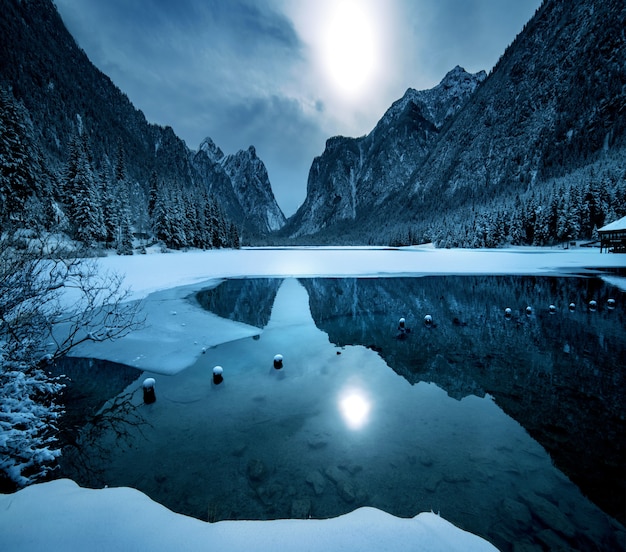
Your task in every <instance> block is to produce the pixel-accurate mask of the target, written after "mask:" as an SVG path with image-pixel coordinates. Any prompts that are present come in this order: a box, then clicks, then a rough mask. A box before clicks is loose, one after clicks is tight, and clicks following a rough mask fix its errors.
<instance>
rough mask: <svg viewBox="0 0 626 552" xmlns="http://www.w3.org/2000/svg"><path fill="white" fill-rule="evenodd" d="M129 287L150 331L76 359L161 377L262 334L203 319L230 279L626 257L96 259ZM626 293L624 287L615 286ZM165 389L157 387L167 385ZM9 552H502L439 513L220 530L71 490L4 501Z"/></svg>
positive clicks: (37, 489)
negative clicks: (204, 296)
mask: <svg viewBox="0 0 626 552" xmlns="http://www.w3.org/2000/svg"><path fill="white" fill-rule="evenodd" d="M97 262H98V263H99V264H100V265H101V268H102V271H103V272H104V271H113V272H117V273H120V274H123V275H124V276H125V285H126V286H127V287H128V288H129V289H130V291H131V296H132V299H133V300H142V301H143V302H144V305H143V306H144V314H145V315H146V325H145V328H143V329H142V330H139V331H137V332H134V333H133V334H131V335H129V336H127V337H125V338H124V339H122V340H119V341H117V342H113V343H107V344H102V343H99V344H90V345H89V346H87V345H85V346H84V347H81V348H80V349H79V350H78V351H76V352H75V354H78V355H85V356H94V357H98V358H107V359H109V360H114V361H117V362H123V363H125V364H129V365H131V366H136V367H138V368H141V369H149V370H151V371H154V372H156V373H174V372H176V371H179V370H182V369H184V368H185V367H187V366H189V365H191V364H193V362H194V361H195V359H196V358H197V357H198V356H199V355H201V354H202V353H203V351H205V350H206V348H207V347H210V346H213V345H217V344H219V343H223V342H225V341H227V340H231V339H237V338H240V337H244V336H249V335H254V334H255V333H259V332H260V331H261V330H259V329H258V328H252V327H250V326H246V325H245V324H239V323H236V322H232V321H228V320H223V319H221V318H219V317H217V316H215V315H212V314H210V313H208V312H206V311H204V310H202V309H201V308H200V307H199V305H197V304H196V303H195V302H194V299H193V297H194V295H195V293H196V292H197V291H198V290H200V289H204V288H207V287H211V286H216V285H218V284H219V283H220V281H221V280H222V279H223V278H228V277H269V276H274V277H311V276H317V277H334V276H352V277H354V276H377V277H393V276H422V275H427V274H539V273H543V274H569V273H580V272H584V271H586V270H587V269H593V268H604V267H626V255H611V254H601V253H600V252H599V250H598V249H570V250H557V249H554V250H553V249H545V248H541V249H540V248H511V249H499V250H437V249H433V248H430V247H409V248H401V249H397V250H392V249H385V248H333V247H325V248H266V249H263V248H261V249H243V250H240V251H233V250H213V251H205V252H200V251H196V252H186V253H166V254H162V253H154V254H148V255H137V256H131V257H128V256H111V257H105V258H102V259H98V261H97ZM607 278H611V280H610V281H611V283H615V282H617V285H618V286H619V288H620V289H621V290H624V289H625V287H626V286H625V285H624V278H621V277H617V276H607ZM157 385H158V383H157ZM0 511H2V515H1V516H0V549H2V550H6V551H13V550H20V551H23V552H29V551H31V550H33V551H34V550H48V551H55V550H150V551H155V552H156V551H160V550H168V551H169V550H173V549H179V548H184V549H185V550H205V549H206V548H207V545H208V543H211V544H210V546H211V549H215V550H217V549H224V550H228V551H239V550H256V551H261V552H263V551H265V550H278V549H285V550H310V551H316V550H320V551H321V550H324V551H325V552H334V551H348V550H371V549H373V550H422V551H425V552H426V551H429V552H432V551H439V550H441V551H444V550H445V551H454V550H463V551H472V550H476V551H478V550H495V548H494V547H493V546H491V545H490V544H489V543H487V542H486V541H484V540H483V539H481V538H479V537H477V536H475V535H472V534H470V533H467V532H465V531H462V530H461V529H459V528H457V527H455V526H453V525H452V524H450V523H449V522H447V521H445V520H444V519H442V518H440V517H439V516H438V515H436V514H434V513H422V514H419V515H418V516H416V517H415V518H412V519H401V518H397V517H394V516H391V515H389V514H386V513H384V512H382V511H379V510H376V509H373V508H360V509H358V510H356V511H354V512H352V513H350V514H347V515H344V516H340V517H338V518H334V519H327V520H277V521H271V522H263V521H222V522H219V523H215V524H208V523H205V522H202V521H199V520H196V519H192V518H189V517H185V516H183V515H180V514H175V513H173V512H171V511H169V510H167V509H166V508H165V507H163V506H161V505H159V504H157V503H155V502H153V501H152V500H150V499H149V498H148V497H147V496H146V495H144V494H142V493H141V492H139V491H137V490H134V489H128V488H115V489H108V488H107V489H100V490H91V489H83V488H80V487H78V485H76V484H75V483H74V482H72V481H69V480H58V481H52V482H49V483H43V484H38V485H32V486H30V487H27V488H25V489H23V490H21V491H19V492H17V493H15V494H10V495H0Z"/></svg>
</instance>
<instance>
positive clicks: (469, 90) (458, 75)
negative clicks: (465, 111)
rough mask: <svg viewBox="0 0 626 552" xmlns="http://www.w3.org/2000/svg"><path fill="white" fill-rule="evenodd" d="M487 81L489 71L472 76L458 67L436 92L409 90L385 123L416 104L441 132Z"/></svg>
mask: <svg viewBox="0 0 626 552" xmlns="http://www.w3.org/2000/svg"><path fill="white" fill-rule="evenodd" d="M486 78H487V73H485V71H479V72H478V73H473V74H472V73H468V72H467V71H466V70H465V69H463V67H460V66H459V65H457V66H456V67H455V68H454V69H452V70H451V71H449V72H448V73H447V74H446V75H445V76H444V77H443V79H442V80H441V82H440V83H439V84H438V85H437V86H435V87H434V88H430V89H427V90H415V89H413V88H409V89H408V90H407V91H406V92H405V93H404V96H402V98H400V99H399V100H398V101H396V102H394V103H393V104H392V106H391V107H390V108H389V110H388V111H387V113H385V115H384V116H383V118H382V120H381V122H383V121H385V120H387V119H396V118H397V117H398V116H399V115H400V114H401V113H403V112H404V111H405V110H406V108H407V105H408V104H410V103H413V104H415V105H416V106H417V107H418V109H419V110H420V111H421V112H422V115H423V116H424V117H425V118H426V119H428V120H430V121H431V122H432V123H433V124H434V125H435V126H436V127H437V128H441V127H442V126H443V123H444V122H445V121H446V119H447V118H449V117H450V116H452V115H454V113H456V111H458V110H459V109H460V108H461V107H462V106H463V104H464V103H465V102H466V101H467V99H468V98H469V97H470V96H471V95H472V94H473V93H474V91H475V90H476V88H477V87H478V85H479V84H480V83H482V82H483V81H484V80H485V79H486Z"/></svg>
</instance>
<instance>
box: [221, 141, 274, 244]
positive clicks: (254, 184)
mask: <svg viewBox="0 0 626 552" xmlns="http://www.w3.org/2000/svg"><path fill="white" fill-rule="evenodd" d="M222 166H223V167H224V170H225V171H226V174H228V175H229V176H230V178H231V181H232V183H233V189H234V191H235V195H236V196H237V198H238V200H239V203H240V204H241V205H242V207H243V209H244V212H245V217H246V221H249V222H250V224H252V226H253V227H254V228H257V229H258V231H259V232H260V233H262V234H269V233H270V232H274V231H276V230H280V229H281V228H282V227H283V226H284V225H285V222H286V218H285V215H284V214H283V212H282V211H281V210H280V207H279V206H278V203H276V198H275V197H274V192H273V191H272V186H271V184H270V180H269V176H268V174H267V169H266V168H265V165H264V164H263V161H261V160H260V159H259V158H258V157H257V154H256V150H255V149H254V146H250V147H249V148H248V149H247V150H246V151H243V150H242V151H239V152H238V153H236V154H234V155H228V156H226V157H225V158H224V159H223V161H222Z"/></svg>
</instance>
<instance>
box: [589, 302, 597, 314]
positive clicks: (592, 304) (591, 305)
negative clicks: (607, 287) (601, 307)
mask: <svg viewBox="0 0 626 552" xmlns="http://www.w3.org/2000/svg"><path fill="white" fill-rule="evenodd" d="M597 308H598V303H596V302H595V301H594V300H593V299H592V300H591V301H589V310H590V311H591V312H595V311H596V309H597Z"/></svg>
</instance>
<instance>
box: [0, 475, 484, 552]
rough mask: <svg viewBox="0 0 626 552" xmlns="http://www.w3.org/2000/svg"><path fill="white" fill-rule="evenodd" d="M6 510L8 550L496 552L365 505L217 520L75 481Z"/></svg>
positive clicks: (14, 501) (5, 503) (4, 498)
mask: <svg viewBox="0 0 626 552" xmlns="http://www.w3.org/2000/svg"><path fill="white" fill-rule="evenodd" d="M0 511H2V516H0V549H2V550H4V551H5V552H13V551H18V550H19V551H20V552H29V551H31V550H32V551H35V550H36V551H40V550H47V551H49V552H54V551H57V550H58V551H63V552H65V551H67V550H89V551H91V552H97V551H100V550H102V551H106V552H109V551H110V550H123V551H134V550H136V551H150V552H160V551H163V552H171V551H172V550H185V551H188V552H192V551H194V550H203V551H205V550H224V551H228V552H236V551H240V550H241V551H249V550H254V551H256V552H263V551H271V552H274V551H276V550H289V551H291V550H307V551H310V552H315V551H320V552H322V551H323V552H339V551H349V550H355V551H356V550H358V551H361V550H376V551H379V552H382V551H386V550H389V551H392V550H393V551H396V550H406V551H409V550H413V551H424V552H439V551H441V552H454V551H459V552H482V551H485V552H486V551H494V550H496V548H494V547H493V546H492V545H491V544H489V543H488V542H487V541H485V540H483V539H481V538H480V537H477V536H475V535H472V534H471V533H467V532H466V531H462V530H461V529H459V528H457V527H455V526H454V525H452V524H451V523H449V522H447V521H445V520H444V519H442V518H441V517H439V516H438V515H436V514H433V513H422V514H419V515H418V516H416V517H414V518H412V519H402V518H397V517H394V516H391V515H389V514H386V513H384V512H381V511H380V510H376V509H374V508H360V509H358V510H356V511H354V512H352V513H350V514H346V515H344V516H341V517H338V518H334V519H326V520H278V521H272V522H264V521H221V522H218V523H213V524H209V523H205V522H202V521H199V520H196V519H193V518H189V517H186V516H182V515H179V514H175V513H173V512H171V511H170V510H168V509H167V508H165V507H163V506H160V505H159V504H156V503H155V502H153V501H152V500H150V499H149V498H148V497H147V496H146V495H144V494H143V493H141V492H139V491H136V490H134V489H128V488H117V489H102V490H91V489H83V488H80V487H79V486H78V485H76V483H74V482H73V481H70V480H67V479H62V480H58V481H52V482H49V483H42V484H40V485H33V486H31V487H27V488H26V489H23V490H22V491H19V492H18V493H16V494H13V495H0Z"/></svg>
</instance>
